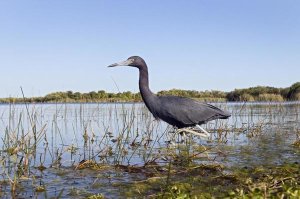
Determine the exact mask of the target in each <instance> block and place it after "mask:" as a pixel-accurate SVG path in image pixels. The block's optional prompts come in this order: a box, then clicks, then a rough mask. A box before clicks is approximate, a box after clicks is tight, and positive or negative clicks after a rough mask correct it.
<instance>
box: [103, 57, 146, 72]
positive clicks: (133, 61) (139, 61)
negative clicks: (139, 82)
mask: <svg viewBox="0 0 300 199" xmlns="http://www.w3.org/2000/svg"><path fill="white" fill-rule="evenodd" d="M115 66H132V67H136V68H139V69H140V68H142V67H143V66H146V63H145V61H144V60H143V58H141V57H139V56H131V57H129V58H128V59H127V60H125V61H121V62H118V63H114V64H111V65H109V66H108V67H115Z"/></svg>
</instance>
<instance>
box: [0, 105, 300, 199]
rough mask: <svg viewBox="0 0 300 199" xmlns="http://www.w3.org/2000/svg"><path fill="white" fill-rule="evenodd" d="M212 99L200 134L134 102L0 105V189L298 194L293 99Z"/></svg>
mask: <svg viewBox="0 0 300 199" xmlns="http://www.w3.org/2000/svg"><path fill="white" fill-rule="evenodd" d="M214 105H215V106H218V107H221V108H222V109H225V110H228V111H229V112H230V113H231V114H232V116H231V117H230V118H229V119H228V120H217V121H212V122H209V123H208V124H206V125H203V127H204V128H205V129H206V130H208V131H209V132H210V133H211V136H210V137H209V138H207V139H206V138H199V137H195V136H192V135H187V136H181V135H177V134H175V133H174V129H173V128H172V127H171V126H169V125H167V124H166V123H164V122H162V121H156V120H154V118H153V117H152V115H151V113H150V112H149V111H148V110H147V108H146V107H145V106H144V104H142V103H74V104H72V103H61V104H2V105H0V135H1V142H0V147H1V151H0V157H1V159H0V185H1V186H0V187H1V189H0V196H1V197H2V198H11V197H14V198H30V197H31V198H143V197H149V198H151V197H152V198H178V197H180V198H195V197H196V196H197V197H198V198H212V197H217V198H218V197H222V198H223V197H228V198H243V197H246V198H247V197H249V198H251V197H253V196H259V197H288V198H293V197H294V198H297V197H300V191H299V190H300V188H299V182H300V178H299V176H300V173H299V172H300V171H299V160H300V146H299V145H300V144H299V139H300V120H299V114H300V102H284V103H216V104H214Z"/></svg>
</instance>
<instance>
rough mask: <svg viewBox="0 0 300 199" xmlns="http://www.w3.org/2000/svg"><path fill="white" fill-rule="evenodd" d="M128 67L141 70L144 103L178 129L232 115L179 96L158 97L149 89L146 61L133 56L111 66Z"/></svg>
mask: <svg viewBox="0 0 300 199" xmlns="http://www.w3.org/2000/svg"><path fill="white" fill-rule="evenodd" d="M119 65H128V66H133V67H136V68H138V69H139V73H140V77H139V88H140V93H141V95H142V98H143V101H144V102H145V104H146V106H147V108H148V109H149V111H150V112H151V113H152V114H153V116H154V117H155V118H157V119H158V118H159V119H161V120H163V121H165V122H167V123H169V124H171V125H173V126H176V127H177V128H184V127H193V126H195V125H201V124H205V123H206V122H208V121H211V120H215V119H227V118H228V117H230V113H228V112H227V111H223V110H221V109H219V108H217V107H215V106H212V105H210V104H206V103H201V102H198V101H196V100H193V99H190V98H185V97H178V96H157V95H155V94H153V93H152V92H151V90H150V88H149V78H148V68H147V65H146V63H145V61H144V60H143V59H142V58H140V57H138V56H133V57H130V58H128V60H126V61H124V62H121V63H116V64H112V65H110V67H113V66H119Z"/></svg>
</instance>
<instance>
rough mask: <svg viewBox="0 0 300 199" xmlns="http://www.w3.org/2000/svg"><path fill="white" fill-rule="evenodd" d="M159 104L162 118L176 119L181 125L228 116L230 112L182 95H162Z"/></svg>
mask: <svg viewBox="0 0 300 199" xmlns="http://www.w3.org/2000/svg"><path fill="white" fill-rule="evenodd" d="M160 104H161V110H160V113H162V114H163V115H160V117H161V118H162V119H164V118H165V119H169V120H171V119H173V120H174V121H173V122H175V121H177V122H178V123H182V124H183V125H193V124H203V123H206V122H208V121H210V120H214V119H218V118H221V119H225V118H228V117H230V113H228V112H226V111H222V110H221V109H219V108H217V107H215V106H212V105H210V104H206V103H201V102H198V101H196V100H193V99H189V98H184V97H176V96H162V97H160ZM167 122H168V121H167Z"/></svg>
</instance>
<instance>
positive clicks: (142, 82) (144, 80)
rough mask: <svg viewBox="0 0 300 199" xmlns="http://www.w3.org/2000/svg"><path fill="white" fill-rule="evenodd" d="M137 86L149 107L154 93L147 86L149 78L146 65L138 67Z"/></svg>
mask: <svg viewBox="0 0 300 199" xmlns="http://www.w3.org/2000/svg"><path fill="white" fill-rule="evenodd" d="M139 87H140V92H141V95H142V98H143V100H144V102H145V104H146V105H147V106H148V107H149V105H150V103H151V100H152V99H153V98H155V95H154V94H153V93H152V92H151V90H150V88H149V78H148V69H147V67H143V68H141V69H140V79H139Z"/></svg>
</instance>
